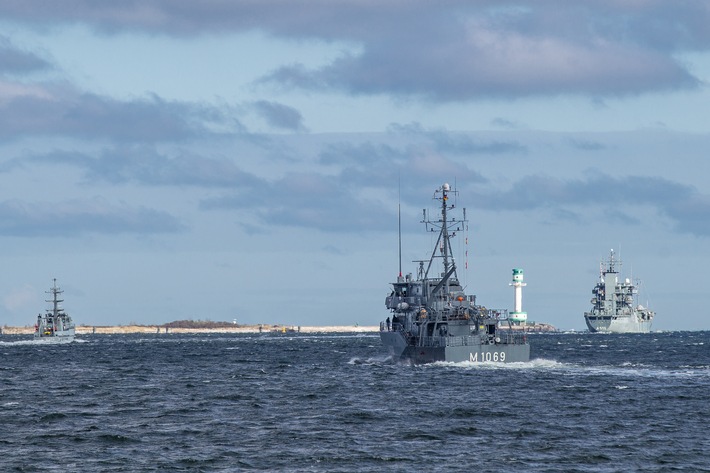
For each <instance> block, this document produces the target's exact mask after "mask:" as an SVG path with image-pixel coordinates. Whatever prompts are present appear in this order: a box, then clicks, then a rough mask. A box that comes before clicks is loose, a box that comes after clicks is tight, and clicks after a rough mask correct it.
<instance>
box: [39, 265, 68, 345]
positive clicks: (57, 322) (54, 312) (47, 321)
mask: <svg viewBox="0 0 710 473" xmlns="http://www.w3.org/2000/svg"><path fill="white" fill-rule="evenodd" d="M63 292H64V291H62V290H61V289H59V288H58V287H57V280H56V279H54V285H53V286H52V287H51V288H50V290H49V291H47V294H51V295H52V299H50V300H48V301H47V302H50V303H51V304H52V307H51V308H50V309H47V311H46V312H45V313H44V315H42V314H39V315H37V324H36V325H35V340H39V339H52V340H54V341H57V342H71V341H72V340H74V329H75V327H74V322H73V321H72V319H71V317H70V316H69V314H67V313H66V312H64V310H63V309H62V308H61V306H60V304H61V303H62V302H64V300H63V299H59V295H60V294H62V293H63Z"/></svg>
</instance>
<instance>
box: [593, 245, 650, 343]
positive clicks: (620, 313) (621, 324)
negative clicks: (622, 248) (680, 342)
mask: <svg viewBox="0 0 710 473" xmlns="http://www.w3.org/2000/svg"><path fill="white" fill-rule="evenodd" d="M620 267H621V261H620V260H618V259H616V258H615V256H614V250H611V253H610V255H609V260H607V261H606V262H604V261H602V262H601V263H600V264H599V282H597V284H596V286H594V289H592V294H593V296H594V297H592V300H591V302H592V310H591V311H589V312H585V313H584V321H585V322H586V323H587V328H589V331H590V332H611V333H648V332H650V331H651V324H652V323H653V317H654V316H655V315H656V314H655V312H653V311H652V310H651V309H649V308H648V307H644V306H642V305H641V304H636V303H635V299H636V298H637V297H638V286H637V285H634V284H633V283H632V282H631V280H630V279H624V280H623V281H619V269H618V268H620Z"/></svg>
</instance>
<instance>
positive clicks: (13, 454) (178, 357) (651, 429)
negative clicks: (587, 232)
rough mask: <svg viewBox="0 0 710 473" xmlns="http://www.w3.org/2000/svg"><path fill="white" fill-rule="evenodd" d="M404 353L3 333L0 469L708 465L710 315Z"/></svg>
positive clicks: (349, 339)
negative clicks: (513, 343) (683, 325)
mask: <svg viewBox="0 0 710 473" xmlns="http://www.w3.org/2000/svg"><path fill="white" fill-rule="evenodd" d="M530 338H531V344H532V357H533V358H534V359H533V361H531V362H529V363H522V364H512V365H472V364H468V363H464V364H436V365H427V366H407V365H401V364H392V363H391V362H390V361H389V360H387V358H386V356H385V351H384V349H383V348H382V347H381V346H380V342H379V338H378V337H377V336H374V335H305V334H304V335H300V334H299V335H294V336H288V335H286V336H284V335H279V336H275V335H253V336H245V335H211V336H204V335H200V336H198V335H191V336H181V335H165V334H163V335H157V334H156V335H150V336H146V335H117V336H106V335H92V336H84V337H78V341H77V342H74V343H72V344H68V345H51V344H39V345H37V344H34V343H31V342H23V341H21V340H22V338H21V337H11V336H4V337H2V338H0V340H1V341H0V471H20V472H39V471H43V472H44V471H61V472H65V471H72V472H73V471H77V472H79V471H81V472H83V471H87V472H88V471H90V472H138V471H188V472H232V471H284V472H301V471H328V472H381V471H397V472H399V471H401V472H418V471H452V472H459V471H484V472H498V471H516V472H530V471H545V472H573V471H579V472H582V471H595V472H617V471H618V472H627V471H650V472H653V471H659V472H661V471H663V472H665V471H710V466H709V465H710V440H709V438H710V435H709V434H708V431H709V430H710V424H709V423H708V421H709V420H710V332H676V333H654V334H645V335H614V336H612V335H598V334H554V335H552V334H550V335H534V336H531V337H530Z"/></svg>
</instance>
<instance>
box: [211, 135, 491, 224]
mask: <svg viewBox="0 0 710 473" xmlns="http://www.w3.org/2000/svg"><path fill="white" fill-rule="evenodd" d="M339 147H340V149H343V150H344V152H343V154H344V155H345V158H344V163H345V164H344V166H343V167H342V169H341V170H340V172H339V173H338V174H336V175H329V174H327V173H324V174H320V173H308V174H306V173H300V174H296V173H292V174H289V175H287V176H285V177H284V178H282V179H279V180H277V181H274V182H264V183H263V184H262V185H260V186H259V188H258V192H257V193H256V194H255V193H254V192H249V191H247V190H244V189H237V190H236V191H231V192H230V193H229V194H225V195H222V196H220V197H214V198H209V199H204V200H203V201H202V202H201V203H200V207H201V208H202V209H204V210H230V209H238V210H242V211H247V212H251V213H252V215H253V216H254V217H255V218H256V219H257V220H258V221H259V222H260V224H262V225H282V226H293V227H305V228H312V229H318V230H321V231H324V232H335V233H338V232H348V233H361V232H370V231H382V230H386V231H387V230H390V229H391V228H392V224H393V222H395V221H396V220H394V219H396V214H395V213H396V210H395V208H396V204H397V202H398V199H401V202H402V203H403V204H407V203H411V204H412V205H413V206H415V207H416V208H420V206H421V205H422V189H428V190H430V191H431V193H432V194H433V192H434V190H435V189H436V188H437V187H438V186H440V185H441V184H443V183H444V182H452V184H453V183H454V182H456V181H458V182H461V183H464V182H465V185H473V184H476V183H480V182H484V181H485V179H484V178H483V177H482V176H480V174H478V173H476V172H474V171H471V170H470V169H468V168H467V167H466V166H465V165H462V164H460V163H456V162H454V161H451V160H448V159H446V158H444V157H441V156H439V155H436V154H429V155H410V156H407V157H406V159H403V158H402V157H401V156H399V155H397V154H394V155H392V156H387V155H383V156H381V162H378V159H377V158H373V153H372V152H371V150H373V149H376V147H374V145H372V144H370V143H365V144H363V145H362V146H361V147H357V146H351V147H349V146H346V145H339ZM337 149H338V146H335V147H332V148H331V149H330V150H329V152H330V153H333V156H334V157H333V158H332V159H337V155H338V154H340V153H337V152H336V150H337ZM382 149H383V150H385V151H384V152H385V153H387V151H386V150H387V148H386V147H384V148H382ZM358 153H362V155H363V156H364V159H362V160H358V159H357V155H358ZM328 159H330V158H328ZM400 181H401V182H402V188H401V195H399V197H398V194H400V189H399V185H398V182H400ZM425 194H426V193H425ZM255 195H256V197H255ZM374 196H377V197H374ZM383 199H384V200H383ZM407 225H408V224H407Z"/></svg>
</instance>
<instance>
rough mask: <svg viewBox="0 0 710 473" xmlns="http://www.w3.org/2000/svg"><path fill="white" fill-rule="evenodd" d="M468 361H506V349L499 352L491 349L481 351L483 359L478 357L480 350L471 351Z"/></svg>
mask: <svg viewBox="0 0 710 473" xmlns="http://www.w3.org/2000/svg"><path fill="white" fill-rule="evenodd" d="M468 361H470V362H472V363H478V362H479V361H480V362H484V361H493V362H495V361H505V352H504V351H501V352H497V351H494V352H490V351H487V352H485V353H481V359H480V360H479V359H478V352H476V353H469V357H468Z"/></svg>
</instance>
